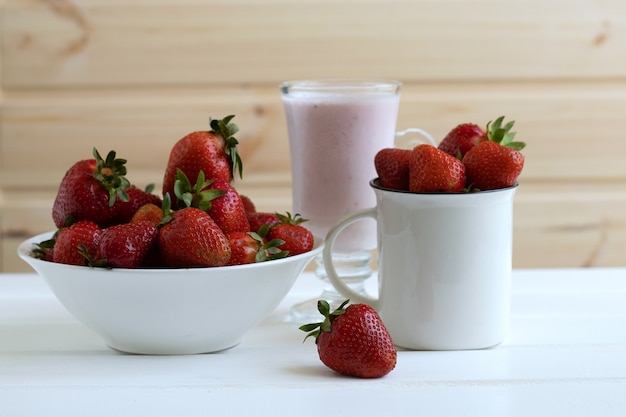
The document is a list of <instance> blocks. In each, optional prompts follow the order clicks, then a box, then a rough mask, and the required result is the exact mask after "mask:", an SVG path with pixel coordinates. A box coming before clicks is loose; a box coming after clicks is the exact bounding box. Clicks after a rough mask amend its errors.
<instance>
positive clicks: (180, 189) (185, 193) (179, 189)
mask: <svg viewBox="0 0 626 417" xmlns="http://www.w3.org/2000/svg"><path fill="white" fill-rule="evenodd" d="M211 184H213V180H209V181H207V180H206V178H205V177H204V172H203V171H200V172H199V173H198V178H197V179H196V183H195V184H193V185H192V184H191V182H190V181H189V178H187V176H186V175H185V173H184V172H183V171H182V170H180V169H178V170H177V174H176V182H174V193H175V194H176V198H177V199H178V200H177V201H178V207H196V208H199V209H200V210H202V211H208V210H209V209H210V208H211V200H214V199H216V198H217V197H220V196H222V195H224V194H225V193H226V191H224V190H214V189H209V187H210V186H211Z"/></svg>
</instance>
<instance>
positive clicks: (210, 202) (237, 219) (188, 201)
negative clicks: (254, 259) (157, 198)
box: [174, 169, 250, 234]
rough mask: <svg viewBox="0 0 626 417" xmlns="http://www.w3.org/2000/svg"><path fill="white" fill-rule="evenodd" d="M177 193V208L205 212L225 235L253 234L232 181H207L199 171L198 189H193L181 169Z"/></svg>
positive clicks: (195, 187) (177, 181)
mask: <svg viewBox="0 0 626 417" xmlns="http://www.w3.org/2000/svg"><path fill="white" fill-rule="evenodd" d="M174 192H175V193H176V197H177V201H178V207H196V208H199V209H201V210H203V211H206V212H207V213H209V216H211V218H212V219H213V220H214V221H215V223H217V225H218V226H219V227H220V229H222V231H223V232H224V233H225V234H228V233H231V232H248V231H250V223H249V222H248V218H247V217H246V211H245V208H244V206H243V202H242V201H241V197H240V196H239V193H238V192H237V190H235V187H233V186H232V184H231V183H230V182H229V181H226V180H223V179H213V180H211V181H205V178H204V172H203V171H200V172H199V173H198V178H197V180H196V183H195V185H191V183H190V182H189V179H188V178H187V176H186V175H185V173H184V172H183V171H182V170H180V169H179V170H178V172H177V175H176V183H175V184H174Z"/></svg>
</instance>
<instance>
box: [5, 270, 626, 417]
mask: <svg viewBox="0 0 626 417" xmlns="http://www.w3.org/2000/svg"><path fill="white" fill-rule="evenodd" d="M320 290H321V282H319V281H318V280H317V279H315V278H314V277H313V276H311V275H310V274H305V275H303V276H302V277H300V278H299V280H298V282H297V283H296V285H295V287H294V288H293V290H292V291H291V292H290V294H289V295H288V297H287V298H286V299H285V301H284V302H283V303H282V304H281V305H280V307H279V308H278V309H277V310H276V311H275V313H274V314H273V315H272V316H271V317H270V318H269V319H268V320H266V321H265V322H264V323H262V324H261V325H260V326H258V327H257V328H255V329H254V330H253V331H252V332H251V333H250V334H249V335H248V336H247V337H246V338H245V339H244V341H243V342H242V343H241V344H240V345H239V346H237V347H235V348H232V349H230V350H227V351H224V352H221V353H217V354H207V355H193V356H137V355H126V354H121V353H117V352H114V351H112V350H110V349H108V348H107V347H106V346H104V344H103V343H102V342H101V340H100V339H99V337H98V336H97V335H96V334H94V333H93V332H91V331H90V330H89V329H87V328H86V327H84V326H83V325H81V324H80V323H79V322H77V321H76V320H75V319H74V318H73V317H71V316H70V315H69V314H68V313H67V312H66V311H65V310H64V309H63V307H62V306H61V305H60V304H59V303H58V302H57V301H56V299H55V298H54V296H53V295H52V293H51V292H50V291H49V290H48V289H47V287H46V286H45V284H44V282H43V281H42V280H41V279H39V278H38V277H37V276H36V275H34V274H32V275H31V274H22V275H18V274H14V275H0V416H7V417H8V416H11V417H18V416H63V417H70V416H81V417H82V416H90V417H91V416H107V417H111V416H213V415H215V416H217V415H226V416H231V415H232V416H237V415H250V416H265V415H267V416H270V415H271V416H280V415H285V416H313V415H315V416H319V415H326V414H328V415H337V416H342V415H344V416H359V415H363V416H374V415H376V416H400V415H411V416H481V417H485V416H499V417H500V416H529V417H537V416H551V417H554V416H567V417H575V416H594V417H600V416H601V417H609V416H620V417H623V416H626V268H616V269H580V270H516V271H514V274H513V302H512V306H513V307H512V309H513V311H512V323H511V334H510V337H509V339H508V340H507V342H506V343H504V344H503V345H501V346H499V347H497V348H495V349H490V350H481V351H462V352H411V351H401V352H399V355H398V364H397V367H396V369H395V370H394V371H392V372H391V373H390V374H389V375H387V376H386V377H384V378H382V379H376V380H360V379H353V378H348V377H343V376H341V375H338V374H336V373H334V372H332V371H330V370H329V369H327V368H326V367H324V365H322V363H321V362H320V361H319V359H318V357H317V352H316V349H315V345H314V343H313V342H312V341H311V340H310V339H309V340H308V341H307V342H306V343H302V341H303V336H304V333H303V332H301V331H300V330H298V328H297V327H298V325H297V324H295V323H290V322H288V321H286V320H285V318H286V317H287V311H288V308H289V307H290V306H291V305H292V304H294V303H295V302H298V301H302V300H305V299H307V298H311V297H315V296H317V295H318V294H319V291H320Z"/></svg>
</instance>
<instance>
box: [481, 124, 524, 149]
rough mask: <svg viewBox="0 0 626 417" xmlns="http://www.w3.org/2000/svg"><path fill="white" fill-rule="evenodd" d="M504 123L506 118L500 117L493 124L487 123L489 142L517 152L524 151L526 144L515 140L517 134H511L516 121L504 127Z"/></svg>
mask: <svg viewBox="0 0 626 417" xmlns="http://www.w3.org/2000/svg"><path fill="white" fill-rule="evenodd" d="M503 121H504V116H500V117H498V118H497V119H496V120H494V121H493V122H489V123H487V140H490V141H492V142H496V143H499V144H500V145H502V146H506V147H507V148H511V149H515V150H517V151H521V150H522V149H524V147H525V146H526V143H524V142H518V141H514V140H513V139H514V138H515V134H516V132H511V129H512V128H513V125H514V124H515V121H514V120H511V121H510V122H508V123H507V124H505V125H504V126H502V122H503Z"/></svg>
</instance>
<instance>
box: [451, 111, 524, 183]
mask: <svg viewBox="0 0 626 417" xmlns="http://www.w3.org/2000/svg"><path fill="white" fill-rule="evenodd" d="M503 120H504V117H499V118H498V119H496V120H495V121H494V122H493V124H491V122H490V123H489V124H488V125H487V128H488V132H487V140H486V141H484V142H482V143H480V144H478V145H476V146H475V147H474V148H472V149H471V150H470V151H468V152H467V153H466V154H465V156H464V157H463V165H464V166H465V171H466V174H467V184H468V187H469V188H471V189H474V190H483V191H484V190H495V189H498V188H506V187H511V186H513V185H515V183H516V181H517V178H518V177H519V175H520V174H521V172H522V169H523V168H524V156H523V155H522V153H521V152H520V150H522V149H523V148H524V147H525V146H526V144H525V143H524V142H516V141H514V140H513V139H514V137H515V132H511V128H512V127H513V124H514V123H515V122H514V121H511V122H509V123H507V124H506V125H504V126H502V122H503Z"/></svg>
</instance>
